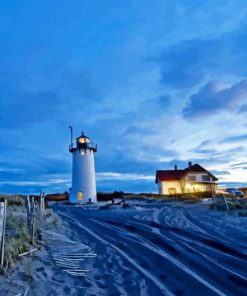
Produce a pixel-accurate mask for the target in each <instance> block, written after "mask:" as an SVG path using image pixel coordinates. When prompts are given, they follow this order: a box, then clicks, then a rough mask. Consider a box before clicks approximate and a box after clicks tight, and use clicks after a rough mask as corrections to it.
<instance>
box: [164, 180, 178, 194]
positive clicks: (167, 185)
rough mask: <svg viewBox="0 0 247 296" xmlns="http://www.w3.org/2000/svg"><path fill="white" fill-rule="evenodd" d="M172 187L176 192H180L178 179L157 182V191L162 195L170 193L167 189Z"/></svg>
mask: <svg viewBox="0 0 247 296" xmlns="http://www.w3.org/2000/svg"><path fill="white" fill-rule="evenodd" d="M171 188H174V189H175V191H176V194H181V193H183V192H182V187H181V182H180V181H162V182H159V193H160V194H164V195H170V192H169V189H171Z"/></svg>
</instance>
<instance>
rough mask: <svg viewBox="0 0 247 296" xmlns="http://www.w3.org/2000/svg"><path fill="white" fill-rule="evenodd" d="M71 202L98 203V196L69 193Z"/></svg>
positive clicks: (80, 192) (78, 192)
mask: <svg viewBox="0 0 247 296" xmlns="http://www.w3.org/2000/svg"><path fill="white" fill-rule="evenodd" d="M69 201H70V202H71V203H81V204H82V203H83V204H85V203H97V195H96V194H91V195H88V194H83V191H76V192H75V191H73V189H72V190H70V192H69Z"/></svg>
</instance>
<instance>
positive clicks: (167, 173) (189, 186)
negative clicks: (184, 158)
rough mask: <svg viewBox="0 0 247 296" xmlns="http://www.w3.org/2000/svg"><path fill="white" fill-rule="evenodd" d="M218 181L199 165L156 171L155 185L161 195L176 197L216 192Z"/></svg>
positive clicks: (190, 164) (189, 164)
mask: <svg viewBox="0 0 247 296" xmlns="http://www.w3.org/2000/svg"><path fill="white" fill-rule="evenodd" d="M217 181H218V179H217V178H216V177H215V176H214V175H213V174H212V173H210V172H209V171H207V170H206V169H205V168H203V167H202V166H200V165H199V164H194V165H192V163H191V162H189V163H188V167H187V168H185V169H182V170H179V169H178V168H177V166H176V165H175V166H174V169H173V170H159V171H156V178H155V183H156V184H157V185H158V190H159V194H164V195H176V194H183V193H196V192H216V190H217V188H218V184H217Z"/></svg>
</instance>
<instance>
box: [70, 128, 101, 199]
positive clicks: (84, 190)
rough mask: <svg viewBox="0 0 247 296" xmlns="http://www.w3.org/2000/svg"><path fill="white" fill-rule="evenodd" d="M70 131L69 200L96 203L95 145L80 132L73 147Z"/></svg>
mask: <svg viewBox="0 0 247 296" xmlns="http://www.w3.org/2000/svg"><path fill="white" fill-rule="evenodd" d="M70 129H71V144H70V146H69V151H70V152H71V153H72V157H73V162H72V188H71V189H70V193H69V200H70V202H72V203H91V202H92V203H95V202H97V194H96V180H95V166H94V153H95V152H96V151H97V145H95V144H93V143H91V142H90V139H89V137H87V136H85V135H84V133H83V132H82V134H81V136H79V137H78V138H77V139H76V147H73V129H72V127H70Z"/></svg>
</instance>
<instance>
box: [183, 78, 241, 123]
mask: <svg viewBox="0 0 247 296" xmlns="http://www.w3.org/2000/svg"><path fill="white" fill-rule="evenodd" d="M246 98H247V79H244V80H242V81H240V82H239V83H236V84H233V85H232V86H230V87H224V88H222V84H221V83H219V82H217V81H211V82H209V83H207V84H206V85H204V86H203V87H202V88H201V89H200V90H199V92H198V93H196V94H194V95H192V96H191V97H190V98H189V100H188V101H187V104H186V106H185V107H184V109H183V115H184V117H185V118H200V117H202V116H209V115H211V114H214V113H216V112H219V111H222V110H226V111H236V110H239V108H240V107H241V103H243V101H244V100H246Z"/></svg>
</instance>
